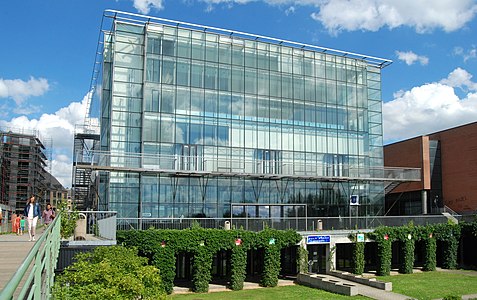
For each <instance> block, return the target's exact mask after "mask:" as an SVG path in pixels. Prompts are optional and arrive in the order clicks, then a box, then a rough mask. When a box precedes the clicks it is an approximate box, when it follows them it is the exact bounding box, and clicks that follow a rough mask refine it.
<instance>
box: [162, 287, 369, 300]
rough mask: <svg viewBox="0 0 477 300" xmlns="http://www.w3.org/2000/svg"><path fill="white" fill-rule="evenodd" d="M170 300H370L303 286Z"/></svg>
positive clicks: (199, 295)
mask: <svg viewBox="0 0 477 300" xmlns="http://www.w3.org/2000/svg"><path fill="white" fill-rule="evenodd" d="M168 299H189V300H202V299H204V300H206V299H254V300H255V299H256V300H266V299H271V300H282V299H294V300H297V299H322V300H328V299H329V300H335V299H338V300H339V299H351V300H358V299H359V300H361V299H368V298H366V297H362V296H355V297H347V296H342V295H338V294H333V293H329V292H325V291H323V290H318V289H312V288H309V287H306V286H302V285H291V286H281V287H274V288H261V289H255V290H242V291H236V292H232V291H231V292H216V293H209V294H182V295H171V296H169V297H168Z"/></svg>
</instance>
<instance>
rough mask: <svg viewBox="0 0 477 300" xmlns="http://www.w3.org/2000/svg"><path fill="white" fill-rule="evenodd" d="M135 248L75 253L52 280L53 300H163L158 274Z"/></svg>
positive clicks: (163, 294)
mask: <svg viewBox="0 0 477 300" xmlns="http://www.w3.org/2000/svg"><path fill="white" fill-rule="evenodd" d="M137 253H138V251H137V249H135V248H126V247H122V246H109V247H97V248H95V249H94V250H93V251H92V252H86V253H79V254H77V255H76V256H75V259H76V262H75V263H73V264H72V265H70V266H69V267H67V268H66V269H65V271H64V273H62V274H61V275H59V276H57V277H56V281H55V285H54V287H53V293H52V296H53V298H54V299H68V300H70V299H98V300H99V299H118V300H120V299H124V300H126V299H151V300H152V299H166V293H165V291H164V288H163V286H162V281H161V276H160V274H159V270H158V269H157V268H155V267H153V266H148V265H147V259H146V258H144V257H140V256H138V255H137Z"/></svg>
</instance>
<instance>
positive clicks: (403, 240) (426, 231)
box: [350, 222, 477, 276]
mask: <svg viewBox="0 0 477 300" xmlns="http://www.w3.org/2000/svg"><path fill="white" fill-rule="evenodd" d="M461 230H468V231H471V232H473V233H474V234H475V235H477V222H473V223H462V224H450V223H448V224H435V225H427V226H414V225H413V224H409V225H406V226H400V227H386V226H384V227H379V228H377V229H376V230H375V231H374V232H371V233H367V234H366V236H367V238H369V239H372V240H374V241H376V243H377V248H378V270H377V274H378V275H382V276H386V275H389V273H390V271H391V256H392V249H391V245H392V243H393V242H399V246H400V251H401V256H402V257H403V259H402V262H401V265H400V267H399V271H400V272H401V273H405V274H407V273H412V269H413V267H414V248H415V242H416V241H421V240H422V241H424V243H425V262H424V270H426V271H433V270H435V269H436V248H437V247H436V241H441V242H442V245H443V264H442V267H443V268H445V269H454V268H456V267H457V248H458V246H459V238H460V235H461ZM350 239H351V240H353V241H354V238H353V237H352V236H351V237H350ZM363 256H364V243H356V244H355V247H354V251H353V266H354V270H353V271H354V273H355V274H361V273H362V272H363V270H364V259H363Z"/></svg>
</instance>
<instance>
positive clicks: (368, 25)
mask: <svg viewBox="0 0 477 300" xmlns="http://www.w3.org/2000/svg"><path fill="white" fill-rule="evenodd" d="M305 2H309V1H305ZM315 2H316V3H317V5H318V7H319V11H318V12H316V13H313V14H312V15H311V16H312V18H313V19H315V20H317V21H319V22H321V23H322V24H323V25H324V26H325V28H326V29H328V30H329V31H330V32H332V33H338V32H340V31H342V30H346V31H355V30H368V31H377V30H379V29H381V28H383V27H388V28H389V29H393V28H396V27H399V26H409V27H412V28H414V29H415V30H416V31H417V32H419V33H424V32H429V31H432V30H434V29H436V28H440V29H443V30H444V31H446V32H450V31H454V30H457V29H460V28H462V27H463V26H464V25H465V24H466V23H467V22H469V21H470V20H471V19H472V18H473V17H474V16H475V14H476V13H477V5H476V4H475V2H474V1H473V0H421V1H415V0H400V1H395V0H323V1H315Z"/></svg>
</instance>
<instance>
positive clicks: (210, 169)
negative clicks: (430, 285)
mask: <svg viewBox="0 0 477 300" xmlns="http://www.w3.org/2000/svg"><path fill="white" fill-rule="evenodd" d="M75 157H76V161H75V162H74V163H75V165H76V166H77V167H78V168H80V169H81V168H85V169H87V168H90V169H96V170H105V171H108V170H109V171H111V170H121V169H125V170H130V171H132V170H135V171H149V172H164V173H167V172H169V173H175V172H183V173H190V174H197V175H214V174H215V175H220V176H223V175H231V176H237V175H239V176H246V175H249V176H251V177H254V176H255V177H263V176H265V177H267V176H271V177H276V178H279V177H287V176H291V177H293V176H295V177H298V178H323V179H326V178H328V179H336V180H340V179H341V180H371V181H373V180H378V181H403V182H406V181H420V180H421V169H420V168H409V167H405V168H398V167H384V166H371V167H369V166H368V167H360V166H356V165H353V164H347V163H343V164H333V163H326V162H322V163H307V162H296V161H289V160H263V159H251V158H245V159H237V158H236V157H212V156H208V155H204V156H186V155H170V154H159V155H155V154H147V153H126V152H109V151H98V150H95V151H90V152H88V155H84V153H83V155H81V153H77V154H76V156H75ZM191 161H195V162H196V163H195V164H193V165H190V162H191ZM263 163H265V164H267V166H269V167H270V170H264V169H263V165H261V164H263ZM223 169H228V171H223Z"/></svg>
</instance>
